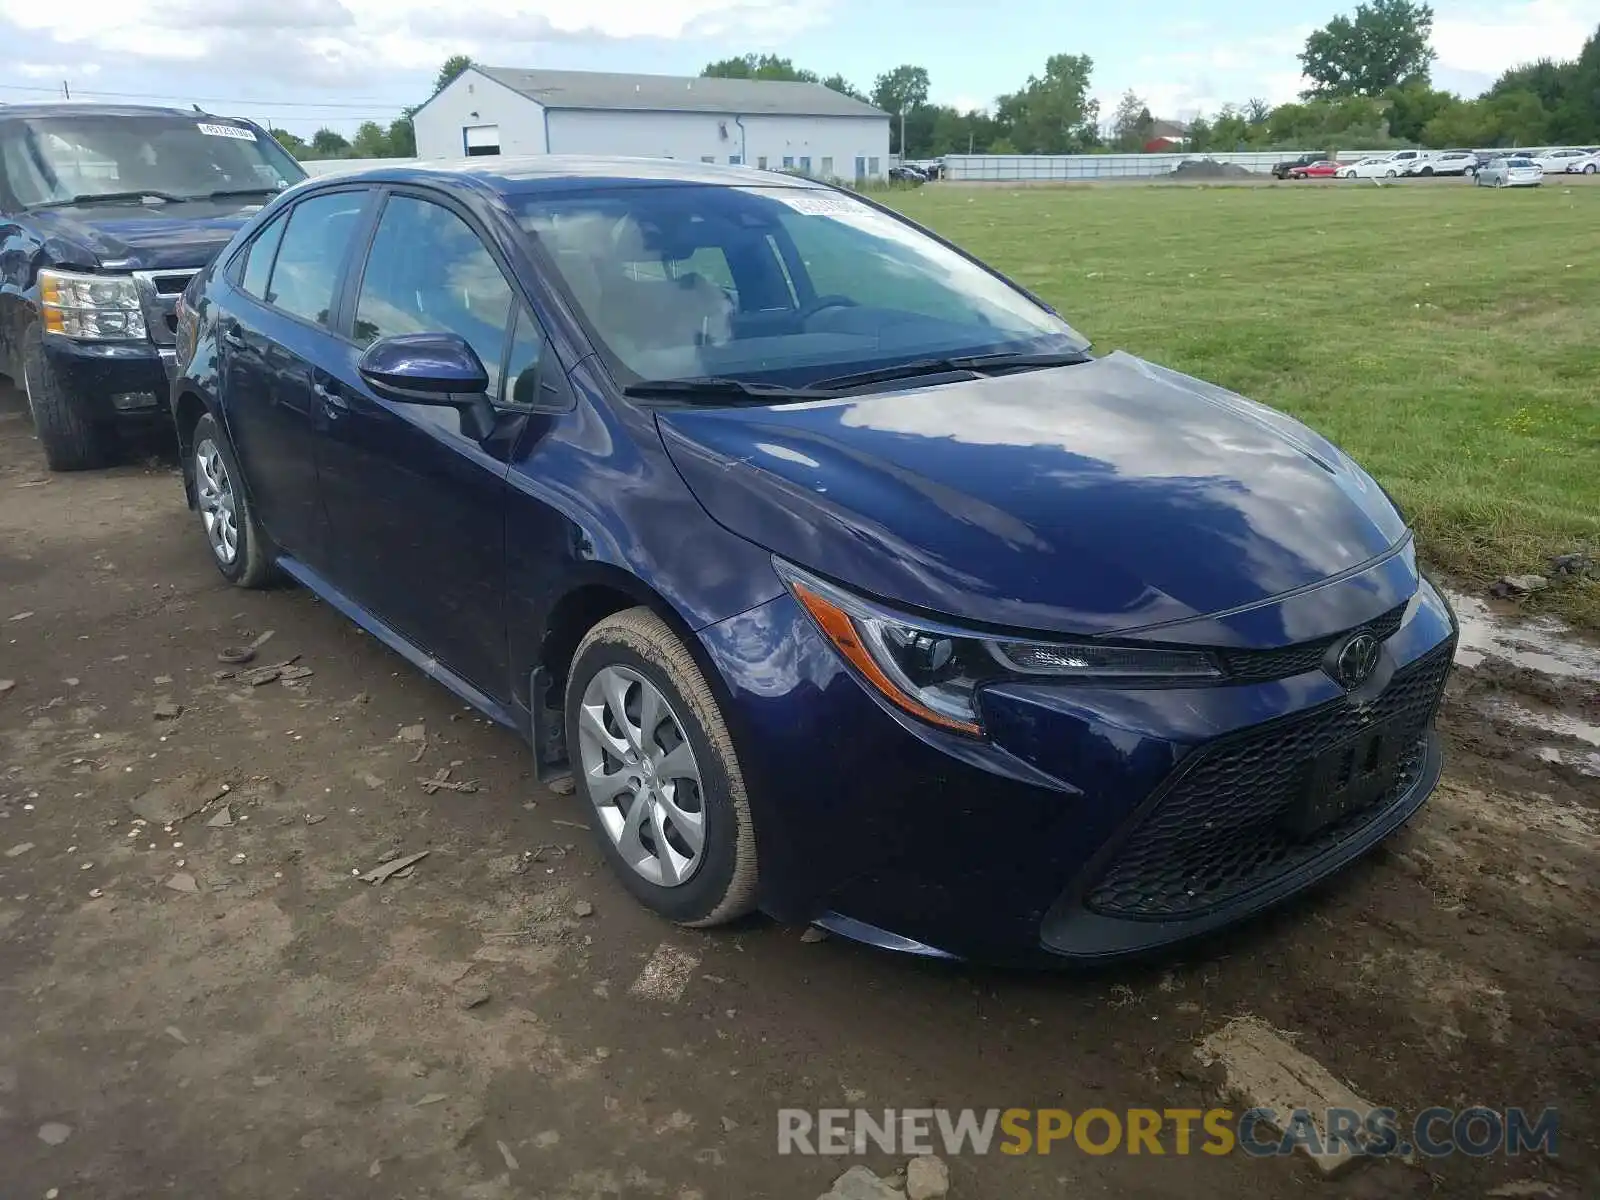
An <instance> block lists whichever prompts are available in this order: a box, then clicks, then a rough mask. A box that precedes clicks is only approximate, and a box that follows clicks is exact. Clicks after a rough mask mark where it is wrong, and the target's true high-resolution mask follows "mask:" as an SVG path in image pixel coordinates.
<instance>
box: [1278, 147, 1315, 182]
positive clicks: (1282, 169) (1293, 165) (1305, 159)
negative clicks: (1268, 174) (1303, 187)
mask: <svg viewBox="0 0 1600 1200" xmlns="http://www.w3.org/2000/svg"><path fill="white" fill-rule="evenodd" d="M1327 157H1328V156H1327V155H1326V154H1320V153H1318V154H1302V155H1301V156H1300V157H1299V158H1297V159H1294V160H1293V161H1292V162H1281V163H1279V164H1277V166H1275V167H1273V168H1272V177H1273V178H1274V179H1287V178H1288V177H1289V172H1290V171H1298V170H1299V169H1300V168H1301V167H1309V166H1310V165H1311V164H1312V163H1317V162H1321V161H1322V160H1323V159H1325V158H1327Z"/></svg>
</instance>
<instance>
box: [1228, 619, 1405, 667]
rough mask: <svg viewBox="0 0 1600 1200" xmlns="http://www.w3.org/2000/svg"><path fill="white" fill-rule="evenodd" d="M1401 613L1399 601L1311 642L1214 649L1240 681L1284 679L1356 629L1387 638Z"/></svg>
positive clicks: (1314, 662) (1311, 664)
mask: <svg viewBox="0 0 1600 1200" xmlns="http://www.w3.org/2000/svg"><path fill="white" fill-rule="evenodd" d="M1405 615H1406V606H1405V605H1404V604H1401V605H1398V606H1397V607H1395V608H1391V609H1390V610H1389V611H1388V612H1386V613H1384V614H1383V615H1382V616H1381V617H1377V618H1375V619H1373V620H1371V621H1368V622H1367V623H1366V624H1365V625H1357V626H1356V627H1355V628H1354V629H1347V630H1345V631H1344V632H1343V633H1336V634H1334V635H1333V636H1331V637H1325V638H1318V639H1317V640H1316V641H1313V642H1300V643H1298V644H1296V645H1293V646H1283V647H1280V648H1279V649H1276V650H1218V651H1217V652H1216V654H1217V657H1218V658H1220V659H1221V660H1222V666H1223V669H1224V670H1226V671H1227V672H1228V676H1229V678H1230V679H1233V680H1236V681H1238V682H1240V683H1267V682H1269V681H1271V680H1273V679H1288V678H1289V677H1290V676H1292V675H1303V674H1304V673H1305V672H1307V671H1315V670H1316V669H1317V668H1318V667H1320V666H1321V665H1322V659H1323V656H1324V655H1326V654H1327V653H1328V651H1329V650H1331V649H1332V648H1333V647H1334V645H1335V644H1336V643H1338V642H1341V641H1343V640H1344V639H1345V638H1347V637H1349V636H1350V635H1352V634H1354V633H1356V632H1357V631H1360V630H1365V631H1366V632H1368V633H1370V634H1372V636H1373V637H1375V638H1377V639H1378V640H1379V641H1380V642H1383V641H1387V640H1388V639H1389V638H1391V637H1393V636H1394V634H1395V631H1396V630H1398V629H1399V628H1400V623H1401V621H1403V620H1404V619H1405Z"/></svg>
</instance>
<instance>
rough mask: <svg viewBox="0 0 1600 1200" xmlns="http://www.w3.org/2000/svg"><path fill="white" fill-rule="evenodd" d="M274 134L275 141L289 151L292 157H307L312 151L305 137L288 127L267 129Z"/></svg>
mask: <svg viewBox="0 0 1600 1200" xmlns="http://www.w3.org/2000/svg"><path fill="white" fill-rule="evenodd" d="M267 132H268V133H270V134H271V135H272V139H273V141H275V142H277V143H278V145H280V146H282V147H283V148H284V149H285V150H287V151H288V152H289V156H290V157H291V158H302V159H303V158H306V157H308V156H309V155H310V153H311V147H310V146H308V145H306V142H305V139H304V138H302V137H298V136H296V135H295V134H292V133H290V132H289V131H288V130H287V129H277V128H272V129H268V130H267Z"/></svg>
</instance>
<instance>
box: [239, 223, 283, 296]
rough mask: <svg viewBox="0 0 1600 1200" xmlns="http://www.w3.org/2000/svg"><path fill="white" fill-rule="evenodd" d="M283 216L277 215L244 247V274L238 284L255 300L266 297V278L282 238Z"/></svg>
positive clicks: (270, 272) (270, 270) (269, 274)
mask: <svg viewBox="0 0 1600 1200" xmlns="http://www.w3.org/2000/svg"><path fill="white" fill-rule="evenodd" d="M285 224H286V222H285V220H284V218H282V217H278V218H277V219H276V220H274V221H273V222H272V223H271V224H270V225H268V226H267V227H266V228H265V229H263V230H262V231H261V232H260V233H258V234H256V237H255V240H254V241H253V242H251V243H250V245H249V246H247V247H246V248H245V260H244V275H243V277H242V278H241V279H240V281H239V286H240V288H242V289H243V290H244V291H246V292H248V293H249V294H250V295H252V296H254V297H255V298H256V299H257V300H265V299H266V297H267V279H268V277H269V276H271V274H272V259H273V256H275V255H276V254H277V253H278V243H279V242H281V241H282V240H283V227H284V225H285Z"/></svg>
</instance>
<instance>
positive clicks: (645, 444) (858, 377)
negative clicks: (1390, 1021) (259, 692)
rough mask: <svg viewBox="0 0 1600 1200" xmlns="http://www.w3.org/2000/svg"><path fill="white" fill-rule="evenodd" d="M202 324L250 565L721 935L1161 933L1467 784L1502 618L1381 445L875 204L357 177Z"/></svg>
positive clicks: (193, 466) (719, 181) (198, 411)
mask: <svg viewBox="0 0 1600 1200" xmlns="http://www.w3.org/2000/svg"><path fill="white" fill-rule="evenodd" d="M1219 319H1220V318H1219ZM178 340H179V356H180V359H181V371H180V375H179V378H178V381H177V383H176V385H175V387H174V390H173V393H172V407H173V413H174V416H175V418H176V420H177V425H178V430H179V434H180V438H181V442H182V445H183V447H184V462H185V480H186V486H187V489H188V494H189V499H190V502H191V504H192V505H193V506H194V507H195V508H196V509H197V510H198V512H199V515H200V518H201V522H202V524H203V527H204V530H205V534H206V539H207V542H208V545H209V547H210V551H211V553H212V555H213V556H214V557H215V560H216V563H217V565H218V567H219V568H220V569H221V570H222V573H223V574H224V575H225V576H227V578H229V579H230V580H232V581H234V582H235V583H237V584H239V585H241V586H245V587H259V586H262V585H264V584H267V583H268V582H269V581H271V580H272V579H273V578H274V576H275V575H276V574H278V573H280V572H281V573H282V574H284V575H288V576H290V577H292V578H293V579H295V580H298V581H299V582H300V583H302V584H304V585H305V586H306V587H308V588H310V589H312V590H313V591H314V592H316V593H317V594H318V595H320V596H321V597H323V598H324V599H325V600H327V601H328V602H329V603H331V604H333V605H334V606H335V607H337V608H339V609H340V610H341V611H342V612H344V613H345V614H347V615H348V616H349V617H350V618H351V619H353V620H355V621H356V622H358V623H359V624H360V625H362V626H363V627H364V628H366V629H367V630H369V631H370V632H371V633H373V634H374V635H376V636H377V637H379V638H380V639H382V640H383V641H384V642H385V643H387V644H388V645H389V646H391V647H393V648H394V649H395V650H396V651H398V652H399V653H400V654H402V655H404V656H405V657H406V658H408V659H410V660H411V661H412V662H414V663H415V664H417V665H418V667H420V668H421V669H422V670H424V671H426V672H427V673H428V674H429V675H431V676H433V677H434V678H436V679H438V680H439V681H441V682H442V683H444V684H445V685H446V686H447V687H449V688H451V689H452V690H453V691H455V692H456V693H458V694H459V695H460V696H462V697H464V698H465V699H466V700H468V701H469V702H470V703H471V704H473V705H475V706H476V707H477V708H478V709H480V710H481V711H483V712H484V713H486V714H488V715H489V716H490V717H492V718H493V719H494V720H496V721H498V722H500V723H502V724H504V725H506V726H508V727H509V728H512V729H514V730H517V731H518V732H520V733H521V734H522V735H523V736H525V737H526V738H527V739H528V741H529V742H530V743H531V744H532V747H533V753H534V758H535V763H536V769H537V773H538V775H539V776H540V777H541V778H546V779H548V778H552V777H554V776H556V775H559V774H562V773H565V772H568V771H570V772H571V774H572V775H573V776H574V777H575V779H576V781H577V785H578V795H579V797H580V800H581V802H582V803H584V804H585V805H586V806H588V807H590V808H592V809H593V812H592V814H591V824H592V825H593V826H594V828H595V831H596V837H597V840H598V842H599V844H600V847H601V849H602V850H603V852H604V854H605V856H606V858H607V860H608V861H609V862H610V864H611V866H612V868H613V869H614V870H615V872H616V875H617V877H618V879H619V881H620V882H621V883H622V884H623V886H625V887H626V888H627V889H628V890H629V891H630V892H632V893H633V895H634V896H636V897H637V898H638V899H639V900H640V901H641V902H643V903H644V904H646V905H648V906H649V907H650V908H652V909H654V910H655V911H656V912H658V913H660V914H662V915H663V916H665V917H668V918H670V919H672V920H674V921H678V922H681V923H683V924H686V925H696V926H707V925H715V924H719V923H722V922H725V921H729V920H732V919H734V918H737V917H739V916H741V915H743V914H745V913H748V912H749V911H751V910H752V909H755V908H758V907H759V908H761V909H763V910H765V911H766V912H768V913H771V914H773V915H774V916H776V917H778V918H780V919H783V920H794V921H815V922H817V923H819V924H821V925H823V926H826V927H828V928H831V929H833V930H836V931H838V932H841V933H844V934H846V935H848V936H851V937H856V938H860V939H862V940H865V941H868V942H872V943H875V944H878V945H882V946H888V947H893V948H897V949H902V950H909V951H913V952H919V953H924V954H939V955H946V954H949V955H960V956H971V957H979V958H985V959H990V960H1005V961H1018V962H1027V961H1052V960H1061V959H1084V958H1101V957H1106V956H1113V955H1121V954H1128V953H1134V952H1139V951H1146V950H1150V949H1152V948H1155V947H1160V946H1164V945H1168V944H1170V943H1173V942H1176V941H1179V940H1181V939H1185V938H1189V937H1192V936H1194V935H1197V934H1201V933H1205V932H1207V931H1210V930H1214V929H1217V928H1219V927H1221V926H1224V925H1227V924H1229V923H1231V922H1234V921H1236V920H1238V919H1239V918H1241V917H1244V916H1246V915H1247V914H1250V913H1254V912H1257V911H1259V910H1260V909H1263V908H1265V907H1266V906H1268V905H1271V904H1273V903H1276V902H1278V901H1281V900H1283V899H1284V898H1286V897H1288V896H1290V895H1291V894H1293V893H1295V892H1298V891H1300V890H1302V889H1303V888H1305V887H1307V886H1308V885H1309V884H1311V883H1313V882H1315V881H1316V880H1318V879H1321V878H1323V877H1324V876H1327V875H1328V874H1330V873H1331V872H1333V871H1335V870H1337V869H1338V868H1339V867H1341V866H1343V865H1344V864H1346V863H1348V862H1350V861H1351V860H1352V859H1353V858H1355V857H1356V856H1358V855H1359V854H1361V853H1362V852H1363V851H1364V850H1366V849H1368V848H1370V847H1371V846H1373V845H1374V844H1376V843H1377V842H1378V841H1380V840H1381V839H1382V838H1383V837H1385V836H1386V835H1387V834H1389V833H1390V832H1392V831H1393V830H1394V829H1395V828H1396V827H1397V826H1399V825H1400V824H1401V823H1402V822H1403V821H1405V820H1406V819H1407V818H1408V817H1409V816H1410V815H1411V814H1412V813H1414V812H1415V811H1416V810H1417V808H1418V806H1419V805H1421V804H1422V802H1423V800H1424V799H1425V798H1426V797H1427V795H1428V793H1429V792H1430V791H1431V790H1432V788H1433V786H1434V784H1435V782H1436V781H1437V779H1438V777H1439V769H1440V758H1439V747H1438V741H1437V738H1436V736H1435V734H1434V732H1433V728H1432V727H1433V717H1434V712H1435V709H1436V708H1437V706H1438V703H1439V698H1440V695H1441V693H1442V691H1443V689H1444V684H1445V678H1446V675H1447V673H1448V672H1449V669H1450V662H1451V654H1452V649H1453V646H1454V642H1455V636H1456V634H1455V621H1454V618H1453V616H1452V614H1451V612H1450V610H1449V608H1448V607H1447V605H1446V604H1445V602H1444V600H1443V599H1441V597H1440V595H1439V593H1438V592H1436V591H1435V590H1434V589H1433V587H1432V586H1430V585H1429V584H1428V582H1427V581H1426V580H1424V579H1423V578H1422V577H1421V576H1420V575H1419V573H1418V570H1417V564H1416V558H1415V554H1414V550H1413V546H1412V539H1411V534H1410V532H1409V530H1408V529H1407V526H1406V522H1405V520H1404V518H1403V517H1402V515H1401V514H1400V512H1398V511H1397V509H1396V508H1395V506H1394V505H1393V504H1392V503H1391V502H1390V500H1389V499H1388V497H1387V496H1386V495H1385V493H1384V492H1383V490H1382V489H1381V488H1380V487H1379V486H1378V485H1377V484H1376V483H1375V482H1373V480H1372V479H1371V478H1370V477H1369V476H1368V475H1367V474H1366V473H1365V472H1363V471H1362V470H1361V468H1360V467H1358V466H1357V465H1356V464H1355V463H1353V462H1352V461H1351V460H1350V459H1349V458H1348V457H1346V456H1345V455H1344V454H1343V453H1342V452H1340V451H1339V450H1338V449H1337V448H1336V447H1334V446H1332V445H1330V444H1329V443H1328V442H1327V441H1325V440H1323V439H1322V438H1320V437H1318V436H1317V435H1316V434H1315V433H1312V432H1311V431H1310V430H1308V429H1306V428H1305V427H1304V426H1302V425H1300V424H1298V423H1297V422H1295V421H1293V420H1290V419H1289V418H1287V417H1285V416H1283V415H1282V414H1280V413H1277V412H1274V411H1272V410H1270V409H1267V408H1264V407H1262V406H1260V405H1258V404H1254V403H1251V402H1250V401H1247V400H1244V399H1242V398H1240V397H1239V396H1236V395H1233V394H1232V393H1229V392H1227V391H1225V390H1223V389H1222V388H1219V387H1215V386H1213V385H1211V384H1207V383H1203V382H1201V381H1199V380H1196V379H1192V378H1189V377H1187V376H1184V375H1180V374H1178V373H1176V372H1173V371H1169V370H1166V369H1165V368H1162V367H1158V366H1155V365H1153V364H1151V363H1148V362H1144V361H1142V360H1140V359H1137V358H1134V357H1132V356H1130V355H1127V354H1123V353H1115V354H1110V355H1107V356H1103V357H1097V356H1093V355H1091V354H1090V353H1089V348H1088V343H1087V342H1086V341H1085V339H1084V338H1083V337H1081V336H1080V335H1079V334H1078V333H1077V332H1075V331H1074V330H1073V329H1072V328H1071V327H1070V326H1069V325H1068V324H1067V323H1066V322H1065V321H1063V320H1062V319H1061V317H1060V316H1058V315H1057V314H1056V313H1055V312H1054V311H1053V310H1052V309H1051V308H1049V307H1048V306H1047V305H1045V304H1044V303H1042V302H1041V301H1039V300H1038V299H1037V298H1036V297H1034V296H1032V295H1030V294H1029V293H1028V292H1027V291H1025V290H1024V289H1022V288H1020V287H1018V286H1017V285H1015V284H1013V283H1011V282H1009V281H1008V280H1006V279H1005V278H1004V277H1002V276H1000V275H999V274H997V273H996V272H994V271H992V270H990V269H989V268H987V267H985V266H984V265H983V264H981V263H979V262H977V261H976V260H974V259H972V258H971V257H969V256H967V255H966V254H964V253H962V252H961V251H960V250H958V249H957V248H955V247H953V246H951V245H950V244H949V243H947V242H944V241H942V240H940V239H939V238H937V237H935V236H934V235H932V234H930V233H928V232H926V231H925V230H923V229H921V228H919V227H917V226H916V225H914V224H912V223H910V222H908V221H906V220H904V219H903V218H901V217H899V216H896V215H895V214H893V213H891V212H889V211H887V210H885V209H883V208H881V207H879V206H878V205H876V204H873V203H872V202H870V201H869V200H867V199H864V198H861V197H858V196H855V195H853V194H851V193H848V192H843V191H840V190H837V189H834V188H831V187H827V186H823V185H820V184H816V183H811V182H808V181H805V180H801V179H792V178H787V177H774V176H772V175H768V174H760V173H757V172H754V171H749V170H743V169H738V168H727V169H718V168H715V167H702V166H698V165H692V164H683V163H675V162H661V163H651V162H643V161H621V160H613V161H600V160H577V159H561V158H540V159H536V160H529V161H524V162H516V161H512V160H499V159H496V160H492V161H488V160H478V161H475V162H474V163H473V164H472V165H471V166H469V167H465V168H461V169H456V168H445V167H439V168H423V167H417V168H404V169H387V170H372V171H367V172H363V173H358V174H352V175H345V176H339V177H335V178H327V179H322V180H316V181H312V182H309V183H305V184H302V185H300V186H298V187H295V188H293V189H292V190H290V191H289V192H287V193H286V194H284V195H283V196H281V197H279V198H278V199H276V200H275V201H274V202H273V203H272V204H270V205H269V206H268V207H267V208H266V209H265V210H264V211H263V212H262V213H261V214H260V215H259V216H258V217H257V218H256V219H255V220H254V221H253V222H252V223H251V224H250V225H249V226H248V227H246V228H245V229H244V230H243V231H242V232H241V233H240V234H239V236H237V237H236V238H235V239H234V240H233V242H232V243H231V244H230V245H229V247H228V248H227V250H225V251H224V252H223V253H222V255H221V256H220V257H219V258H218V259H217V261H216V262H215V263H214V264H213V266H212V267H211V268H210V269H209V270H208V271H206V272H205V273H204V274H203V275H202V276H200V277H199V278H197V279H196V281H195V282H194V284H193V285H192V286H191V287H190V288H189V290H188V292H187V294H186V296H185V301H184V304H183V306H182V309H181V319H180V331H179V339H178Z"/></svg>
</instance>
